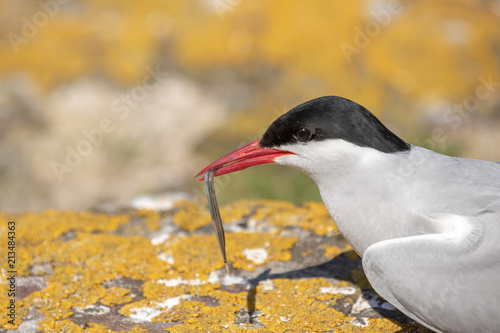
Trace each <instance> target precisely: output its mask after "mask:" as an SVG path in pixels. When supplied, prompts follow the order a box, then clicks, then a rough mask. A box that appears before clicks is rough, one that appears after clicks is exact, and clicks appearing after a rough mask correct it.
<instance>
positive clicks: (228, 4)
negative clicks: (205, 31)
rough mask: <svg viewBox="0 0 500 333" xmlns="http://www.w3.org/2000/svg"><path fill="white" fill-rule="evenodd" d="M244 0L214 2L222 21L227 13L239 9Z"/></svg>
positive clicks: (214, 0)
mask: <svg viewBox="0 0 500 333" xmlns="http://www.w3.org/2000/svg"><path fill="white" fill-rule="evenodd" d="M241 1H242V0H212V3H213V7H214V9H215V11H216V12H217V15H219V18H220V19H221V20H224V15H225V14H226V13H227V12H232V11H234V10H235V9H236V7H238V5H239V4H240V3H241Z"/></svg>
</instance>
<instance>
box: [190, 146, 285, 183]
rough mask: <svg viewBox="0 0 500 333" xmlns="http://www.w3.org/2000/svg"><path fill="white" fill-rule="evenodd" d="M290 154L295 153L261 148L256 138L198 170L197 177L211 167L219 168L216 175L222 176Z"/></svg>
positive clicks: (271, 161) (272, 161)
mask: <svg viewBox="0 0 500 333" xmlns="http://www.w3.org/2000/svg"><path fill="white" fill-rule="evenodd" d="M290 154H293V153H291V152H289V151H284V150H279V149H271V148H261V147H260V146H259V140H256V141H254V142H252V143H249V144H248V145H246V146H244V147H241V148H239V149H236V150H235V151H233V152H232V153H229V154H227V155H225V156H222V157H221V158H219V159H218V160H217V161H215V162H213V163H212V164H210V165H208V166H207V167H206V168H205V169H203V170H201V171H200V172H198V174H197V175H196V176H195V177H198V176H201V175H202V174H204V173H205V172H207V171H208V170H210V169H217V170H216V171H215V173H214V176H221V175H225V174H226V173H231V172H235V171H240V170H243V169H246V168H248V167H251V166H254V165H259V164H266V163H274V159H275V158H276V157H279V156H283V155H290ZM202 180H203V178H201V179H198V181H202Z"/></svg>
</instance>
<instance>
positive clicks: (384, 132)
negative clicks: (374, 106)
mask: <svg viewBox="0 0 500 333" xmlns="http://www.w3.org/2000/svg"><path fill="white" fill-rule="evenodd" d="M325 139H342V140H345V141H348V142H351V143H353V144H356V145H358V146H361V147H370V148H374V149H377V150H379V151H381V152H384V153H396V152H402V151H406V150H409V149H410V145H409V144H408V143H406V142H405V141H403V140H402V139H400V138H399V137H398V136H396V135H395V134H394V133H392V132H391V131H389V130H388V129H387V127H385V126H384V125H383V124H382V123H381V122H380V121H379V120H378V119H377V118H376V117H375V116H374V115H373V114H372V113H371V112H370V111H368V110H367V109H365V108H364V107H363V106H361V105H359V104H357V103H355V102H353V101H351V100H348V99H345V98H342V97H337V96H325V97H319V98H316V99H313V100H310V101H308V102H305V103H303V104H300V105H298V106H296V107H295V108H293V109H291V110H290V111H288V112H287V113H285V114H284V115H282V116H280V117H279V118H278V119H276V120H275V121H274V122H273V123H272V124H271V126H269V128H268V129H267V131H266V132H265V133H264V135H263V136H262V139H261V140H260V146H261V147H263V148H271V147H278V146H281V145H283V144H288V143H295V142H300V141H302V142H305V141H320V140H325Z"/></svg>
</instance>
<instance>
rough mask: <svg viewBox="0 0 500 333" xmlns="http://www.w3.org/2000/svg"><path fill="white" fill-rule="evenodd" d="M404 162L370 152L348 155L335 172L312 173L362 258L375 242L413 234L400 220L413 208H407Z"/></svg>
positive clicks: (341, 230)
mask: <svg viewBox="0 0 500 333" xmlns="http://www.w3.org/2000/svg"><path fill="white" fill-rule="evenodd" d="M367 150H368V149H367ZM404 163H405V157H404V156H396V155H395V154H387V153H381V152H375V151H374V150H368V151H367V152H366V154H355V155H351V156H346V157H345V158H344V159H343V160H342V161H338V163H336V164H335V167H332V168H334V169H335V170H334V171H332V170H330V172H328V173H327V172H324V173H322V172H318V173H315V174H311V177H312V178H313V180H315V182H316V184H317V185H318V188H319V190H320V193H321V197H322V199H323V202H324V203H325V205H326V207H327V209H328V211H329V213H330V215H331V216H332V218H333V219H334V221H335V223H336V224H337V227H338V228H339V230H340V232H341V233H342V234H343V235H344V237H345V238H346V240H347V241H348V242H349V243H350V244H351V246H352V247H353V248H354V249H355V250H356V252H358V254H360V255H363V253H364V251H365V250H366V248H368V246H370V245H371V244H373V243H376V242H379V241H381V240H384V239H389V238H396V237H404V236H408V234H409V233H410V228H408V227H407V226H406V225H405V224H404V223H405V221H403V219H401V216H402V215H403V214H408V212H407V211H406V210H407V209H410V208H409V207H405V205H404V203H405V197H407V195H408V194H407V193H405V188H408V187H405V185H406V183H407V182H408V180H407V177H405V176H404V174H401V172H400V170H401V167H402V166H404ZM395 207H396V208H395Z"/></svg>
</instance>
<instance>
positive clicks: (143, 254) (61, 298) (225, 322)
mask: <svg viewBox="0 0 500 333" xmlns="http://www.w3.org/2000/svg"><path fill="white" fill-rule="evenodd" d="M306 207H307V208H306ZM321 207H322V206H321V205H319V204H318V205H315V204H313V205H311V204H306V205H303V206H296V205H292V204H288V203H280V202H273V201H265V200H250V201H248V202H244V201H241V202H236V203H234V204H232V205H227V206H224V207H222V209H221V211H223V212H224V213H223V214H224V216H225V217H226V218H227V222H226V223H233V222H235V221H238V220H239V219H242V218H244V219H248V220H256V221H257V230H259V226H261V225H262V226H267V227H266V228H267V229H266V230H268V231H267V232H266V233H259V232H248V233H246V232H236V233H227V234H226V250H227V255H228V260H229V261H230V262H231V263H232V264H233V266H234V267H235V268H237V269H241V270H246V271H252V270H255V268H256V267H258V266H262V265H266V264H267V263H268V262H270V261H287V260H290V259H291V257H292V255H291V252H290V250H291V249H292V248H293V246H294V244H295V243H296V242H297V240H298V238H297V237H288V236H285V235H287V234H288V233H287V231H286V230H287V228H290V227H292V226H297V225H298V226H301V225H306V227H304V226H303V227H302V228H306V229H307V230H311V231H314V232H319V233H320V234H321V233H322V232H323V231H325V230H320V229H318V228H317V226H315V222H314V221H313V220H314V219H315V218H319V219H320V220H321V219H322V218H325V219H326V217H324V215H325V211H324V210H323V208H321ZM182 210H186V211H187V213H186V214H185V215H184V216H182V215H179V214H180V212H181V211H182ZM287 210H290V212H289V213H287ZM307 210H311V212H309V213H308V212H307ZM202 212H203V208H200V207H199V206H196V205H195V204H193V203H187V202H185V203H182V204H180V205H179V206H177V208H176V211H175V214H177V219H181V220H182V219H184V221H183V222H182V223H180V225H183V226H184V228H185V229H186V228H194V229H197V228H198V227H199V226H200V225H202V224H203V223H206V219H207V217H208V215H206V214H208V213H207V212H206V211H205V212H204V213H202ZM204 214H205V215H204ZM297 215H298V216H299V217H296V216H297ZM179 216H180V217H179ZM130 217H131V218H133V219H135V218H139V219H141V220H142V223H136V222H137V221H136V220H134V221H136V222H134V223H133V224H134V226H132V229H130V223H128V222H129V220H130V219H129V217H127V216H126V215H107V214H95V213H71V212H57V211H48V212H44V213H40V214H33V213H29V214H19V215H16V216H15V217H14V218H15V219H16V221H17V225H18V227H19V228H18V231H17V237H18V241H19V244H22V247H21V245H19V247H18V249H19V251H18V255H19V257H18V258H22V260H25V261H26V262H24V263H20V264H19V267H20V269H19V276H33V275H35V276H36V275H38V276H43V278H44V283H45V286H44V287H43V288H42V289H41V290H36V291H33V292H32V293H31V294H29V295H28V296H26V297H25V298H24V299H22V300H18V301H17V302H16V307H17V308H16V310H17V315H18V318H19V319H18V320H16V325H19V324H20V323H21V322H22V318H23V317H24V316H26V314H27V313H28V310H29V308H30V307H33V308H34V309H36V310H37V311H38V312H39V313H40V314H41V315H43V319H42V320H40V321H39V323H38V324H39V330H40V331H43V332H93V333H98V332H113V331H111V330H110V329H109V328H108V327H107V326H105V325H103V324H100V323H87V325H86V326H85V327H80V326H78V325H77V324H75V323H73V322H72V321H71V319H70V318H71V316H72V315H74V314H75V311H78V309H79V308H80V309H83V308H86V307H88V306H92V305H96V304H99V303H101V304H103V305H106V306H110V307H113V306H115V307H116V306H117V307H119V308H120V313H121V314H122V315H123V316H124V317H132V316H139V317H140V312H139V313H138V311H139V310H138V309H144V308H148V309H153V310H154V311H157V312H158V313H157V314H156V315H155V316H154V317H153V318H148V319H143V320H150V321H151V322H152V323H155V322H169V323H175V324H176V325H175V326H173V327H171V328H169V329H168V330H169V331H171V332H193V331H214V332H219V331H233V332H243V331H244V330H246V329H248V328H251V329H252V331H255V332H268V331H275V332H284V331H286V330H288V331H310V332H321V331H328V330H341V331H352V332H390V331H396V330H398V326H397V325H396V324H392V323H390V321H389V320H384V319H380V320H370V321H369V325H368V327H366V328H363V327H358V326H354V325H352V324H351V321H352V320H353V318H351V317H346V316H344V315H343V314H342V313H340V312H338V311H336V310H335V309H334V308H333V307H332V305H333V304H334V303H335V302H336V301H337V300H338V299H340V297H341V296H340V295H339V294H335V293H330V292H322V289H321V288H327V289H328V288H329V287H332V283H330V282H327V281H326V280H324V279H322V278H313V279H296V280H289V279H271V280H268V281H262V282H261V283H260V284H259V285H258V286H256V287H254V288H251V289H249V290H247V289H244V290H242V291H240V292H234V291H233V292H229V291H225V290H226V289H225V288H228V287H226V286H221V284H220V283H219V282H217V281H214V280H213V278H211V279H210V280H208V277H209V275H210V273H212V272H213V271H215V270H220V269H222V268H223V261H222V258H221V255H220V251H219V246H218V244H217V241H216V237H215V236H214V235H199V234H194V235H188V236H176V235H172V236H170V237H169V238H168V240H166V241H165V242H163V243H161V244H159V245H153V244H152V243H151V241H150V240H149V239H147V238H145V237H143V236H140V235H142V234H143V232H145V230H152V229H155V228H156V223H157V222H158V221H159V219H160V218H161V215H160V214H156V213H152V212H146V211H141V212H132V213H131V214H130ZM2 218H3V219H4V221H2V222H5V221H6V218H7V215H5V214H0V219H2ZM200 220H202V221H203V222H200ZM148 221H149V222H148ZM188 221H191V223H192V225H194V226H196V227H189V226H188V224H187V223H188ZM304 221H305V222H304ZM323 221H324V220H323ZM177 222H179V220H178V221H177ZM330 222H331V221H329V222H328V223H330ZM208 223H209V222H208ZM324 223H326V222H325V221H324ZM5 225H6V223H1V225H0V231H3V229H5ZM269 225H271V226H272V227H271V229H269ZM47 229H48V230H50V232H49V231H47ZM118 230H120V232H121V233H123V235H122V234H120V232H118ZM132 230H141V233H139V234H140V235H139V236H135V235H133V234H131V231H132ZM318 230H319V231H318ZM325 232H326V231H325ZM328 232H330V231H328ZM321 246H322V247H323V248H324V249H325V254H326V257H333V256H335V255H338V254H339V253H346V255H350V253H351V252H352V251H350V247H349V246H346V247H344V248H340V247H333V246H329V247H326V246H323V245H321ZM0 251H5V249H2V250H0ZM309 254H310V251H308V250H306V252H305V253H303V255H306V256H307V255H309ZM161 256H168V257H170V258H172V260H170V259H169V260H161V259H160V257H161ZM355 258H357V257H355ZM167 261H168V262H169V263H167ZM36 267H44V268H43V269H41V268H36ZM0 275H1V276H0V277H1V278H2V279H5V278H6V276H5V272H4V271H1V272H0ZM351 276H352V278H353V279H354V280H355V281H357V282H356V284H357V286H358V287H359V286H361V287H362V288H364V287H365V286H368V282H367V280H366V277H365V276H364V274H363V272H362V270H359V269H358V270H353V271H351ZM117 278H131V279H134V280H136V281H142V282H141V287H140V289H141V292H142V293H143V296H144V297H145V299H143V300H139V301H136V302H133V303H131V301H132V297H131V296H130V294H129V293H130V290H129V289H128V288H123V287H118V286H113V284H112V283H111V282H112V281H113V280H115V279H117ZM110 283H111V285H110ZM270 286H271V287H270ZM333 287H354V285H352V284H351V283H350V282H347V281H341V282H339V283H337V284H336V285H334V286H333ZM0 288H2V289H1V290H2V292H1V293H0V306H1V307H2V308H5V307H6V305H7V304H8V298H7V293H6V292H5V284H0ZM229 288H231V287H229ZM240 290H241V289H240ZM356 290H358V291H357V292H359V288H357V289H356ZM248 311H250V312H252V313H254V314H259V315H258V316H257V317H256V320H257V322H259V323H260V324H262V325H263V326H264V327H265V328H264V329H261V328H255V327H253V326H252V325H251V324H245V323H240V324H238V323H237V322H238V320H240V319H239V316H242V315H243V314H245V313H250V312H248ZM1 320H2V322H0V324H1V325H2V327H4V328H15V327H17V326H15V327H12V326H9V325H8V324H7V322H6V319H4V318H2V319H1ZM260 324H259V325H260ZM130 331H131V332H144V330H143V329H142V328H140V327H139V326H135V327H134V328H133V329H132V330H130Z"/></svg>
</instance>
